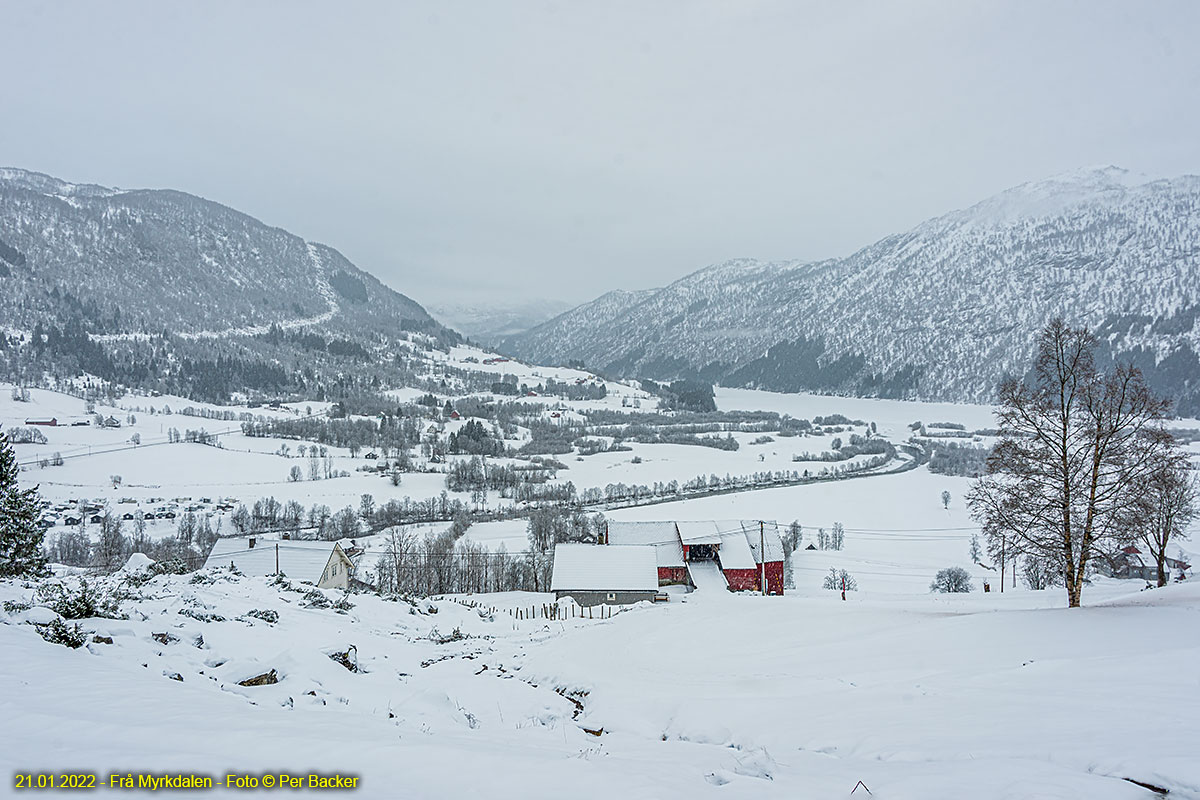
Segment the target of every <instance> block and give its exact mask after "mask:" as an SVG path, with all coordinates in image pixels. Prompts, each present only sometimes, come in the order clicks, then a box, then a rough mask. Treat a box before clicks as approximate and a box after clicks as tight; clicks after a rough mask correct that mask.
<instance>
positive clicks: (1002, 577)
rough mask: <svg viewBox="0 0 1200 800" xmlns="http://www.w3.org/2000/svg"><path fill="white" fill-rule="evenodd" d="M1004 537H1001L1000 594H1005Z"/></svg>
mask: <svg viewBox="0 0 1200 800" xmlns="http://www.w3.org/2000/svg"><path fill="white" fill-rule="evenodd" d="M1004 545H1005V541H1004V537H1003V536H1002V537H1000V594H1004Z"/></svg>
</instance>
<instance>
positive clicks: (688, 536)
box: [675, 519, 741, 546]
mask: <svg viewBox="0 0 1200 800" xmlns="http://www.w3.org/2000/svg"><path fill="white" fill-rule="evenodd" d="M738 524H739V525H740V524H741V523H738ZM675 527H676V528H678V529H679V538H680V539H682V540H683V543H684V544H686V545H689V546H691V545H694V544H720V543H721V529H720V528H719V527H718V526H717V523H716V522H714V521H712V520H710V519H706V520H701V521H689V522H676V523H675ZM735 530H736V528H735Z"/></svg>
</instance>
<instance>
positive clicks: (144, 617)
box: [0, 570, 1200, 799]
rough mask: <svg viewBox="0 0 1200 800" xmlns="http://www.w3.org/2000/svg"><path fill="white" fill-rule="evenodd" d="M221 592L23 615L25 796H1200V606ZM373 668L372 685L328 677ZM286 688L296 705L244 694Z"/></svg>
mask: <svg viewBox="0 0 1200 800" xmlns="http://www.w3.org/2000/svg"><path fill="white" fill-rule="evenodd" d="M203 574H204V575H206V576H207V578H202V579H200V580H201V582H197V583H194V582H192V580H191V578H190V577H188V576H185V577H167V576H163V577H158V578H154V579H153V580H151V581H150V582H149V583H147V584H145V585H144V586H142V587H140V588H139V589H135V591H136V592H138V593H139V594H140V595H142V596H143V597H144V599H140V600H129V601H126V602H125V603H124V605H123V610H124V611H126V612H127V613H128V614H129V615H130V619H128V620H90V621H87V622H85V623H84V627H85V628H87V629H88V630H95V631H97V632H99V633H100V634H102V635H107V636H111V637H112V640H113V643H112V644H95V643H93V644H89V645H87V646H86V647H85V648H83V649H80V650H69V649H67V648H65V647H62V646H59V645H53V644H49V643H47V642H45V641H43V640H42V639H41V638H40V637H39V636H38V634H37V633H36V631H35V629H34V627H33V626H31V625H29V624H24V622H25V620H27V619H30V618H33V619H39V620H43V621H44V620H45V619H46V618H47V612H46V611H45V610H44V609H39V608H36V607H35V608H34V609H32V610H30V611H24V612H20V611H18V612H13V613H5V614H4V615H3V617H2V622H3V624H0V675H3V676H4V680H3V682H0V715H2V718H3V719H4V720H5V730H6V731H7V732H8V733H9V735H8V736H6V737H5V762H6V765H7V766H8V767H9V769H10V770H12V771H21V772H29V771H39V770H65V769H71V770H75V771H96V772H97V773H99V774H100V775H102V776H107V775H108V774H110V773H116V772H128V771H134V772H135V773H136V772H154V773H156V774H161V773H163V772H168V773H171V774H175V773H178V772H184V773H188V774H190V773H207V774H211V775H212V776H213V777H214V779H216V780H220V779H222V778H223V776H224V775H225V774H227V773H228V772H241V773H252V774H255V775H260V774H261V773H263V772H265V771H271V772H278V771H289V772H292V773H299V774H305V775H307V774H308V773H311V772H319V773H321V774H326V775H329V774H334V773H340V774H342V775H347V774H354V775H358V776H360V784H359V789H358V791H357V796H360V797H372V798H374V797H380V798H390V797H405V798H454V797H469V796H481V797H489V798H529V797H533V798H543V797H544V798H550V797H563V796H575V797H587V798H591V797H597V798H598V797H612V796H620V797H627V798H676V797H679V798H683V797H689V798H690V797H728V798H735V797H736V798H742V797H781V798H782V797H787V798H796V797H846V796H848V795H849V793H850V791H851V790H852V789H853V788H854V786H855V784H856V782H857V781H859V780H861V781H863V782H864V783H865V784H866V785H867V786H869V787H870V790H871V792H872V793H873V796H874V797H877V798H961V797H972V798H1023V797H1047V798H1082V797H1090V798H1131V799H1133V798H1147V797H1152V796H1153V795H1152V794H1151V793H1150V792H1148V791H1147V790H1145V789H1142V788H1139V787H1138V786H1135V785H1134V784H1132V783H1129V782H1126V781H1124V780H1122V778H1126V777H1129V778H1135V779H1137V780H1141V781H1144V782H1149V783H1153V784H1157V785H1160V786H1165V787H1167V788H1169V789H1171V796H1172V797H1196V796H1200V758H1197V754H1196V751H1195V743H1196V741H1197V740H1200V691H1198V689H1200V679H1198V677H1197V675H1198V671H1197V667H1198V666H1200V644H1198V643H1197V641H1196V638H1195V636H1194V633H1193V632H1194V631H1195V630H1196V629H1197V626H1198V624H1200V584H1183V585H1176V586H1172V587H1168V588H1166V589H1162V590H1156V591H1153V592H1143V593H1138V592H1132V593H1131V589H1132V588H1133V585H1132V584H1130V583H1128V582H1126V583H1116V582H1107V583H1101V584H1098V585H1097V586H1094V587H1091V589H1090V590H1089V596H1088V597H1087V601H1088V602H1089V607H1087V608H1083V609H1077V610H1073V611H1068V610H1066V609H1065V608H1063V607H1062V606H1063V602H1062V599H1063V598H1062V596H1061V592H1060V591H1054V590H1052V591H1047V592H1017V593H1011V592H1010V593H1006V594H1005V595H999V594H997V593H994V592H993V593H991V594H986V595H985V594H973V595H969V596H959V597H954V598H952V599H951V598H947V597H945V596H936V597H935V596H929V595H919V594H907V595H904V594H875V593H872V592H867V591H863V592H859V593H857V594H855V593H852V594H851V596H850V599H849V600H848V601H847V602H844V603H843V602H841V601H840V600H838V599H837V598H836V595H833V594H832V593H824V594H825V595H826V596H818V592H815V591H801V592H800V593H798V594H793V595H789V596H787V597H784V598H761V597H756V596H734V595H728V594H726V593H724V592H721V593H716V594H705V593H704V592H703V591H700V592H696V593H694V594H692V595H689V596H680V595H676V596H674V597H673V599H672V601H671V602H670V603H668V604H665V605H659V606H648V605H647V606H641V607H636V608H632V609H630V610H628V611H625V612H622V613H619V614H617V615H616V616H614V617H613V618H611V619H606V620H603V621H601V620H598V619H594V620H580V619H577V618H576V619H571V618H568V619H566V620H562V621H552V622H547V621H546V620H544V619H539V620H524V621H519V622H518V621H515V620H513V619H512V618H511V617H510V616H509V615H508V614H507V613H505V609H508V608H514V607H516V606H524V607H529V606H531V605H534V604H539V603H543V602H548V600H547V598H545V597H544V596H539V595H502V596H492V597H477V598H473V599H474V600H475V601H477V602H481V603H484V604H487V605H489V606H495V607H497V608H499V609H500V610H499V612H498V613H497V614H496V615H495V616H494V617H493V616H491V615H483V616H481V615H480V614H479V613H478V611H477V610H473V609H470V608H467V607H465V606H464V605H462V604H460V603H458V602H454V601H452V600H441V601H436V602H433V603H432V604H426V603H422V604H420V606H419V607H418V608H416V609H413V610H410V606H409V605H408V604H407V603H402V602H389V601H385V600H382V599H380V598H376V597H370V596H361V595H358V596H352V597H351V598H350V600H351V602H352V603H353V604H354V607H353V608H351V609H349V610H348V611H346V612H345V613H339V612H338V611H336V610H334V609H330V608H312V607H306V606H307V605H309V604H310V603H311V600H310V599H306V592H307V591H309V590H310V588H311V587H300V586H297V587H296V588H297V589H300V591H294V590H291V589H288V588H281V587H276V586H273V585H270V584H269V583H268V580H267V579H263V578H246V577H236V576H231V575H228V574H227V573H225V572H224V571H220V570H217V571H213V572H211V573H203ZM208 580H211V582H208ZM31 595H32V591H31V590H30V589H27V588H23V587H22V586H21V585H20V584H18V583H13V582H8V583H3V584H0V599H3V600H6V601H13V600H22V599H28V598H29V597H30V596H31ZM329 599H331V600H337V599H339V598H338V597H336V596H335V595H333V594H332V593H331V594H330V595H329ZM431 608H433V609H436V610H437V613H436V614H430V613H428V612H429V611H430V610H431ZM254 609H258V610H264V609H270V610H274V611H277V612H278V615H279V616H278V621H277V622H275V623H269V622H266V621H264V620H262V619H259V618H256V617H248V616H246V614H247V612H249V611H251V610H254ZM181 610H187V612H188V614H190V615H185V614H181V613H180V611H181ZM213 614H216V615H219V616H220V617H223V618H224V620H223V621H217V620H216V619H215V618H214V617H211V616H208V615H213ZM200 618H206V619H207V620H208V621H202V619H200ZM435 629H436V630H435ZM455 630H458V631H459V632H460V633H461V634H462V635H463V636H465V638H460V639H457V640H455V641H450V642H446V643H441V644H439V643H438V640H439V639H441V638H444V637H447V635H449V634H451V633H452V632H453V631H455ZM164 633H166V634H170V637H161V636H160V637H159V638H160V639H162V638H167V639H168V641H169V643H167V644H163V643H161V642H160V641H158V640H156V639H155V638H154V634H164ZM201 637H202V638H201ZM172 639H173V640H172ZM350 645H355V648H356V649H355V651H352V652H351V658H352V660H356V661H357V664H358V666H359V667H360V668H361V670H362V671H361V672H352V671H349V670H347V669H346V668H344V667H343V666H342V665H341V664H339V663H337V662H336V661H334V660H332V659H331V658H329V655H330V654H333V653H336V652H346V651H347V650H348V649H349V647H350ZM268 669H274V670H276V673H277V674H278V676H279V682H278V683H276V684H274V685H266V686H254V687H243V686H239V685H237V684H238V681H240V680H243V679H245V678H248V677H251V676H254V675H257V674H260V673H262V672H264V671H266V670H268ZM172 675H177V676H178V677H179V678H182V680H175V679H172V677H171V676H172ZM556 690H559V691H560V692H561V694H560V693H559V691H556ZM564 695H568V696H570V697H574V698H576V700H577V701H578V702H579V703H581V704H582V711H581V712H579V713H578V715H577V716H576V713H577V708H576V705H575V703H574V702H572V700H570V699H568V697H566V696H564ZM585 728H586V729H590V730H592V731H599V730H601V729H602V730H603V733H602V734H601V735H599V736H594V735H592V734H590V733H588V732H586V731H585V730H584V729H585ZM7 791H9V792H11V791H12V787H11V784H9V785H8V789H7ZM100 791H101V793H107V792H108V791H111V790H108V789H101V790H100ZM218 793H222V792H221V791H219V792H218ZM862 794H863V791H862V790H861V789H860V790H859V792H858V793H857V794H856V795H855V797H858V796H861V795H862Z"/></svg>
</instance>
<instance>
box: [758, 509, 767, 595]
mask: <svg viewBox="0 0 1200 800" xmlns="http://www.w3.org/2000/svg"><path fill="white" fill-rule="evenodd" d="M758 560H759V566H758V574H759V577H758V582H759V585H760V586H762V593H763V597H766V596H767V532H766V523H764V522H763V521H762V520H761V519H760V520H759V521H758Z"/></svg>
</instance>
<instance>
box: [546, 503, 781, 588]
mask: <svg viewBox="0 0 1200 800" xmlns="http://www.w3.org/2000/svg"><path fill="white" fill-rule="evenodd" d="M783 561H784V550H783V541H782V539H781V538H780V534H779V526H778V524H777V523H776V522H774V521H753V522H751V521H745V520H726V521H721V520H704V521H676V522H669V521H668V522H609V523H608V525H607V528H606V531H605V533H604V536H603V538H602V540H601V542H600V543H599V544H596V545H589V544H560V545H559V546H558V547H556V548H555V551H554V573H553V577H552V579H551V587H550V588H551V590H552V591H553V592H554V593H555V595H556V596H558V597H559V598H562V597H572V598H574V600H575V602H577V603H579V604H580V605H585V606H587V605H596V604H600V603H610V604H612V603H617V604H623V603H635V602H638V601H641V600H654V599H655V598H656V597H658V596H659V593H660V592H661V590H662V587H665V586H673V585H678V586H686V587H688V588H691V589H696V588H708V587H717V588H725V589H728V590H729V591H753V592H763V593H764V594H775V595H781V594H783Z"/></svg>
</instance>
